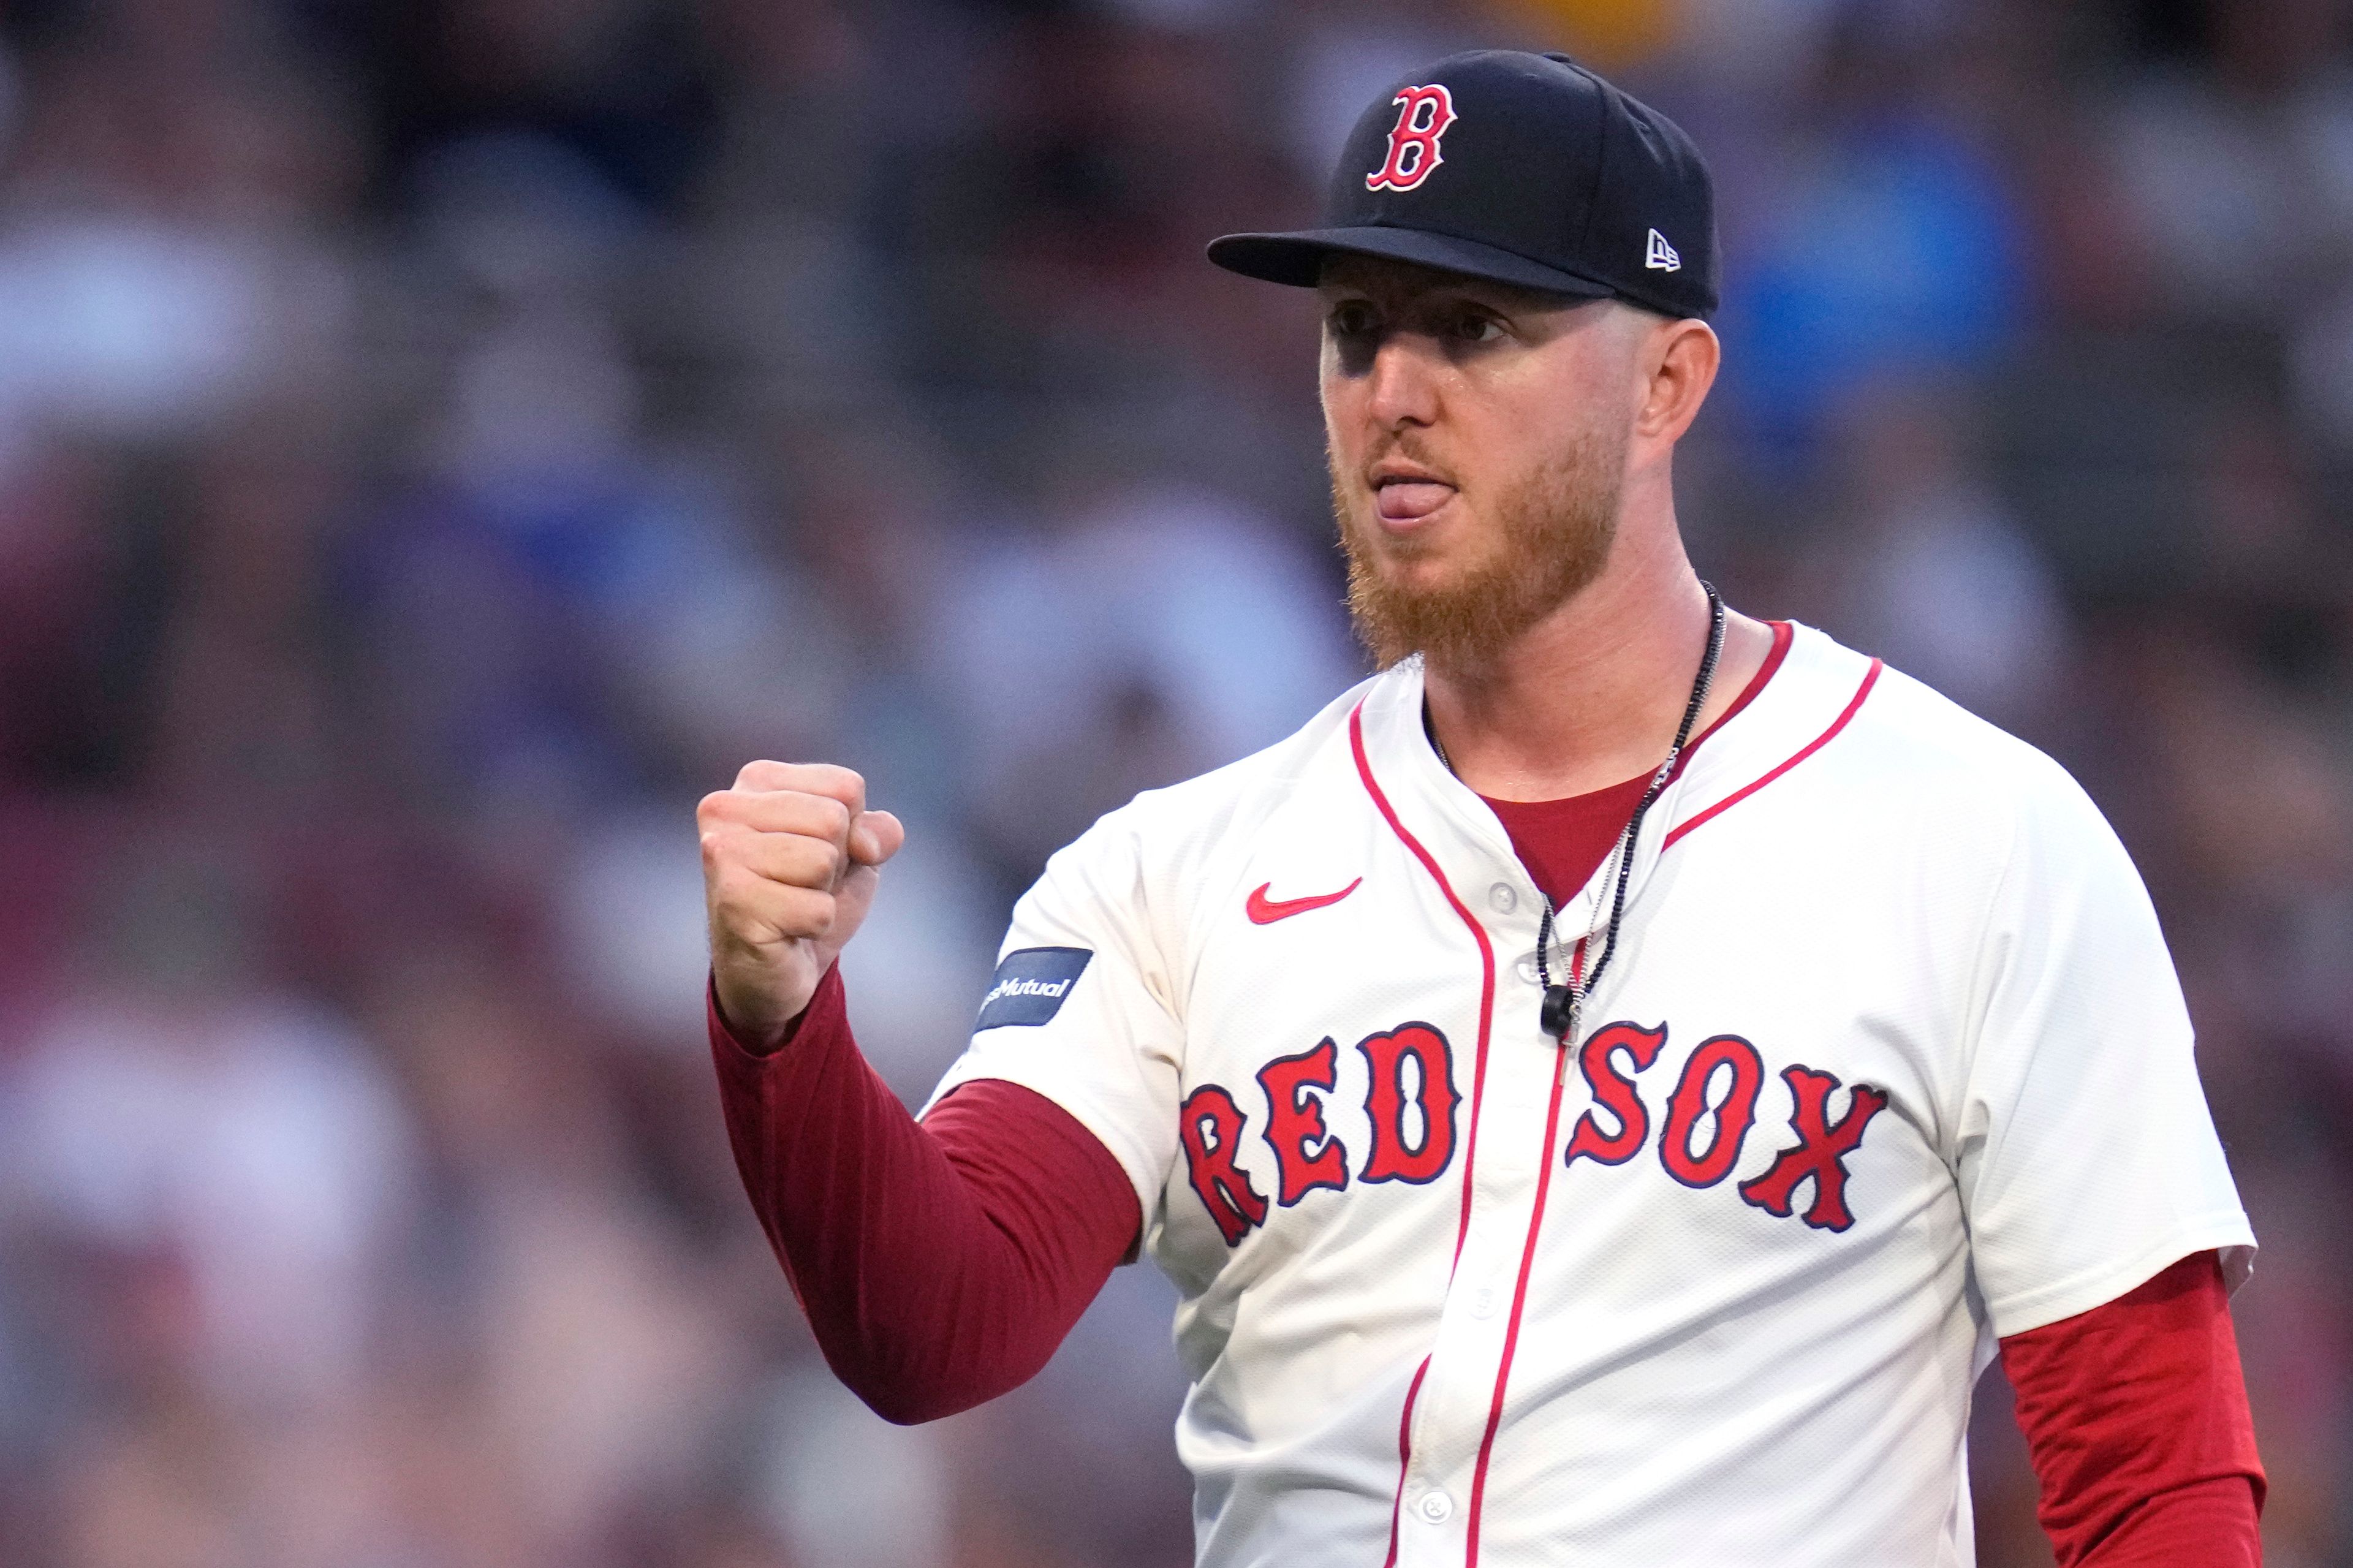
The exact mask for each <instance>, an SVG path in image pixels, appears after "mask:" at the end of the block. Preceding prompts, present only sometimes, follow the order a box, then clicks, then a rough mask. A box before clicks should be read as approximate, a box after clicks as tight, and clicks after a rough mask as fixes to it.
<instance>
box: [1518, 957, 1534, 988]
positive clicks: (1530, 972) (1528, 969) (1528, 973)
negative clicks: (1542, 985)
mask: <svg viewBox="0 0 2353 1568" xmlns="http://www.w3.org/2000/svg"><path fill="white" fill-rule="evenodd" d="M1519 968H1520V978H1521V979H1523V980H1525V981H1526V982H1527V983H1528V984H1531V985H1534V984H1535V983H1536V955H1535V953H1533V952H1531V953H1529V954H1527V955H1526V956H1525V957H1524V958H1522V959H1521V960H1520V965H1519Z"/></svg>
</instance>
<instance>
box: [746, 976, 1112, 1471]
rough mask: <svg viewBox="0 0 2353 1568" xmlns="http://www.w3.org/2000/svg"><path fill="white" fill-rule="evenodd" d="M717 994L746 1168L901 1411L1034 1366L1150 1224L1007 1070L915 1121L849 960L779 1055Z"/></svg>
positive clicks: (841, 1328) (996, 1383)
mask: <svg viewBox="0 0 2353 1568" xmlns="http://www.w3.org/2000/svg"><path fill="white" fill-rule="evenodd" d="M708 1005H709V1011H710V1027H711V1048H712V1058H713V1060H714V1061H715V1063H716V1065H717V1067H718V1070H719V1086H720V1099H721V1102H722V1104H723V1108H724V1110H725V1112H726V1118H727V1137H728V1142H729V1143H730V1145H731V1146H732V1147H733V1151H734V1154H735V1167H736V1170H737V1172H738V1173H740V1174H741V1175H742V1176H743V1179H744V1190H745V1192H747V1193H748V1194H750V1196H751V1199H752V1206H753V1208H754V1211H756V1212H757V1214H758V1215H759V1217H760V1225H761V1227H762V1228H763V1229H764V1230H765V1231H766V1233H767V1236H768V1240H769V1243H770V1245H771V1246H773V1247H775V1248H776V1257H777V1258H778V1260H779V1261H781V1262H782V1263H783V1265H784V1268H785V1273H786V1278H787V1279H790V1281H791V1283H792V1287H793V1291H794V1294H795V1295H796V1296H797V1298H798V1299H799V1300H800V1303H801V1308H802V1310H803V1311H805V1312H806V1313H807V1316H808V1321H809V1327H810V1329H811V1330H812V1331H814V1332H815V1334H816V1336H817V1342H818V1348H819V1349H820V1350H822V1351H823V1352H824V1354H825V1359H826V1362H827V1364H828V1365H829V1366H831V1367H832V1368H833V1370H834V1373H835V1374H836V1375H837V1376H839V1378H840V1379H841V1381H842V1382H843V1383H844V1384H847V1385H848V1386H849V1388H850V1390H851V1391H852V1392H854V1393H855V1394H858V1396H859V1397H860V1398H861V1399H863V1400H864V1401H865V1402H866V1403H867V1404H868V1405H870V1406H871V1407H872V1408H873V1410H874V1411H875V1412H876V1414H878V1415H881V1416H882V1417H884V1418H885V1419H886V1420H891V1421H895V1422H900V1423H902V1424H906V1423H912V1422H917V1421H930V1420H934V1419H937V1418H938V1417H940V1416H943V1415H955V1413H956V1412H958V1411H960V1410H966V1409H969V1408H971V1407H972V1406H973V1405H978V1404H981V1403H983V1402H984V1401H987V1400H989V1399H994V1398H996V1397H997V1395H998V1394H1004V1393H1007V1392H1008V1391H1009V1390H1011V1389H1013V1388H1015V1387H1017V1386H1018V1385H1019V1384H1022V1383H1024V1382H1026V1381H1028V1380H1029V1378H1030V1377H1031V1376H1033V1375H1034V1374H1035V1373H1037V1372H1038V1370H1039V1368H1040V1367H1042V1366H1044V1365H1045V1364H1046V1361H1047V1359H1048V1358H1049V1357H1050V1356H1051V1355H1052V1354H1053V1353H1054V1350H1055V1347H1056V1346H1058V1345H1059V1344H1060V1343H1061V1342H1062V1338H1063V1336H1064V1335H1066V1334H1067V1333H1069V1332H1070V1330H1071V1324H1073V1323H1075V1322H1076V1321H1078V1319H1079V1314H1080V1313H1082V1312H1083V1311H1085V1310H1086V1308H1087V1304H1088V1303H1089V1302H1090V1301H1092V1300H1094V1297H1095V1294H1096V1292H1098V1291H1099V1290H1101V1289H1103V1281H1104V1280H1105V1279H1109V1278H1110V1276H1111V1271H1112V1269H1113V1268H1114V1267H1115V1266H1116V1265H1117V1264H1118V1263H1119V1262H1120V1260H1121V1259H1122V1258H1124V1256H1126V1254H1127V1252H1128V1250H1129V1248H1130V1247H1131V1245H1132V1244H1133V1243H1134V1239H1135V1237H1136V1235H1137V1230H1138V1226H1139V1222H1140V1217H1141V1216H1140V1215H1139V1212H1138V1209H1137V1205H1136V1197H1135V1189H1134V1186H1133V1185H1132V1184H1130V1183H1129V1181H1128V1179H1127V1176H1126V1173H1124V1171H1123V1170H1122V1168H1121V1166H1120V1163H1119V1162H1118V1160H1117V1159H1116V1158H1114V1157H1113V1154H1112V1153H1111V1152H1110V1151H1109V1150H1107V1149H1105V1148H1104V1147H1103V1144H1102V1143H1101V1142H1099V1141H1098V1140H1097V1139H1096V1138H1095V1136H1094V1135H1093V1134H1092V1133H1091V1132H1089V1131H1087V1130H1086V1129H1085V1127H1083V1126H1082V1125H1081V1124H1080V1122H1079V1121H1077V1119H1076V1118H1074V1117H1072V1116H1071V1114H1070V1113H1069V1112H1068V1111H1066V1110H1062V1109H1061V1108H1060V1106H1058V1105H1056V1104H1055V1103H1054V1102H1053V1101H1051V1100H1048V1099H1046V1098H1045V1097H1044V1096H1042V1095H1039V1094H1038V1093H1036V1092H1034V1091H1032V1090H1030V1089H1024V1088H1021V1087H1020V1086H1018V1085H1016V1084H1011V1083H1006V1082H1003V1081H1001V1080H997V1079H977V1080H975V1081H973V1082H971V1083H967V1084H965V1085H964V1086H963V1087H961V1088H960V1089H957V1090H955V1093H953V1094H951V1095H950V1096H949V1097H948V1098H946V1099H945V1100H942V1101H941V1102H940V1103H939V1104H938V1105H936V1106H934V1108H933V1110H932V1112H931V1114H930V1115H929V1116H928V1117H927V1118H925V1119H924V1120H923V1121H922V1122H918V1121H915V1119H914V1118H913V1116H911V1115H910V1114H909V1113H908V1111H907V1109H906V1107H905V1106H904V1105H902V1104H901V1103H900V1100H899V1098H898V1096H896V1095H894V1094H892V1092H891V1090H890V1089H889V1088H888V1087H887V1086H886V1085H885V1084H884V1083H883V1082H882V1080H881V1079H880V1078H878V1077H877V1076H876V1075H875V1073H874V1070H873V1068H871V1067H870V1066H868V1064H867V1062H866V1059H865V1058H863V1057H862V1056H860V1054H859V1051H858V1047H857V1043H856V1041H855V1040H854V1039H853V1038H852V1037H851V1034H850V1029H849V1010H848V1005H847V1001H846V998H845V997H844V994H843V992H842V985H841V977H840V974H839V971H834V970H829V971H828V972H827V973H826V976H825V979H824V980H823V981H822V982H821V983H820V984H818V990H817V994H816V995H815V996H814V997H812V998H811V999H810V1002H809V1005H808V1007H807V1009H806V1010H805V1011H804V1012H803V1013H802V1014H801V1016H800V1017H799V1018H798V1019H797V1020H795V1022H794V1025H793V1027H792V1029H791V1031H790V1032H789V1033H788V1034H787V1035H786V1039H785V1042H784V1043H783V1044H782V1045H781V1046H779V1047H777V1048H776V1050H775V1051H773V1052H770V1053H768V1054H767V1055H765V1056H759V1055H754V1054H753V1053H752V1052H750V1051H748V1050H746V1049H745V1048H744V1046H743V1044H742V1043H741V1042H740V1041H738V1040H737V1039H736V1038H735V1037H734V1036H733V1033H732V1032H731V1031H730V1030H729V1028H728V1026H727V1021H726V1019H725V1018H724V1017H723V1016H721V1014H720V1011H719V1005H718V1002H717V1000H716V998H715V997H712V998H710V999H709V1004H708Z"/></svg>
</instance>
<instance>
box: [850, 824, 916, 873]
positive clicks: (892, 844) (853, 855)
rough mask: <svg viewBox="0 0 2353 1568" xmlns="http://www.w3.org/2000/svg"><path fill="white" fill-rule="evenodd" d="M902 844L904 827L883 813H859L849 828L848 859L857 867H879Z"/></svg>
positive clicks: (904, 839) (904, 840)
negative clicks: (857, 865) (854, 862)
mask: <svg viewBox="0 0 2353 1568" xmlns="http://www.w3.org/2000/svg"><path fill="white" fill-rule="evenodd" d="M906 842H907V830H906V828H905V827H903V826H901V825H900V822H899V819H898V818H897V817H895V816H892V815H891V814H890V813H889V812H887V811H861V812H860V813H859V814H858V820H857V821H855V822H853V823H851V824H850V825H849V858H850V859H852V860H853V861H856V862H857V863H858V864H859V865H860V866H880V865H881V864H882V862H883V861H885V860H888V859H889V858H891V857H892V856H893V855H896V854H897V853H898V852H899V847H900V846H901V845H902V844H904V843H906Z"/></svg>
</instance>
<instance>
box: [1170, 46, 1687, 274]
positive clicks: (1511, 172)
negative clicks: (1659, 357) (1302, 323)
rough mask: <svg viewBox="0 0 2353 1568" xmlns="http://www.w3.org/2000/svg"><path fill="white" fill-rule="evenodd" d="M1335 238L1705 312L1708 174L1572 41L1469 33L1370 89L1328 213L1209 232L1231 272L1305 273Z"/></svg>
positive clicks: (1332, 247)
mask: <svg viewBox="0 0 2353 1568" xmlns="http://www.w3.org/2000/svg"><path fill="white" fill-rule="evenodd" d="M1335 253H1342V254H1346V255H1352V256H1381V257H1388V258H1393V259H1395V260H1399V261H1412V262H1419V263H1420V264H1421V265H1422V266H1425V267H1434V268H1440V269H1441V270H1443V271H1448V272H1460V273H1465V274H1468V275H1469V276H1471V277H1473V278H1486V279H1493V280H1495V281H1496V282H1500V283H1513V284H1517V285H1518V286H1520V287H1521V288H1524V289H1546V290H1548V291H1550V292H1553V293H1558V294H1571V295H1581V296H1586V297H1588V298H1594V299H1601V298H1608V297H1611V296H1615V297H1617V298H1620V299H1624V300H1631V301H1633V302H1634V303H1635V304H1637V305H1641V306H1645V307H1647V308H1648V309H1651V310H1658V311H1662V312H1663V313H1665V314H1667V315H1670V316H1700V317H1705V316H1708V315H1711V314H1713V313H1714V312H1715V307H1716V271H1717V266H1718V259H1717V254H1716V240H1715V186H1714V184H1712V183H1711V182H1710V180H1709V178H1708V173H1707V164H1706V163H1705V162H1704V160H1702V158H1701V157H1700V155H1699V149H1698V148H1697V147H1695V146H1694V145H1693V144H1692V139H1691V138H1690V137H1689V136H1686V135H1684V134H1683V129H1682V127H1680V126H1678V125H1676V124H1675V122H1674V121H1672V120H1669V119H1668V118H1667V117H1666V116H1665V115H1663V114H1661V113H1660V112H1659V111H1658V110H1654V109H1652V108H1651V107H1650V106H1649V105H1647V104H1645V103H1643V102H1642V101H1641V100H1639V99H1636V98H1634V97H1632V96H1630V94H1627V93H1624V92H1621V91H1620V90H1619V89H1617V88H1615V87H1613V86H1611V85H1610V84H1609V82H1607V81H1604V80H1603V79H1601V78H1599V76H1596V75H1595V74H1594V73H1593V72H1591V71H1589V70H1588V69H1586V68H1584V67H1583V66H1580V65H1578V64H1577V62H1576V61H1574V60H1572V59H1570V58H1568V57H1567V55H1558V54H1544V55H1539V54H1529V53H1525V52H1524V51H1522V50H1518V49H1473V50H1471V51H1469V52H1468V53H1464V54H1459V55H1450V56H1448V57H1447V58H1444V59H1442V60H1440V61H1439V62H1438V63H1436V64H1435V65H1432V66H1430V67H1428V68H1425V69H1422V70H1419V71H1416V72H1415V73H1414V74H1413V75H1411V76H1409V77H1407V78H1406V79H1404V80H1402V81H1399V82H1398V83H1397V84H1396V85H1395V86H1393V87H1391V88H1389V89H1387V90H1385V91H1384V92H1382V94H1381V95H1380V96H1379V97H1378V98H1377V99H1376V100H1374V101H1373V104H1372V106H1371V107H1370V108H1368V109H1366V110H1365V113H1364V115H1363V117H1362V118H1361V119H1359V120H1358V121H1356V129H1355V130H1354V131H1352V132H1349V133H1348V143H1347V146H1346V147H1345V148H1344V149H1343V150H1342V151H1341V153H1340V163H1339V167H1338V168H1337V169H1336V170H1335V171H1334V172H1333V175H1332V190H1331V195H1330V199H1329V201H1328V202H1327V204H1326V206H1325V210H1324V226H1323V227H1321V228H1308V229H1300V230H1297V231H1294V232H1293V233H1289V234H1229V235H1227V236H1226V237H1224V238H1222V239H1219V240H1216V241H1214V242H1212V243H1211V245H1210V246H1209V259H1210V260H1212V261H1214V262H1216V263H1217V264H1218V265H1219V266H1220V267H1223V268H1226V269H1228V270H1229V271H1232V272H1239V273H1241V274H1242V275H1243V276H1244V277H1248V278H1262V279H1266V280H1267V281H1269V282H1271V283H1289V284H1293V285H1296V286H1299V287H1303V288H1312V287H1314V284H1315V281H1316V278H1317V275H1318V274H1319V273H1321V272H1322V270H1323V268H1324V258H1327V257H1329V256H1332V255H1333V254H1335Z"/></svg>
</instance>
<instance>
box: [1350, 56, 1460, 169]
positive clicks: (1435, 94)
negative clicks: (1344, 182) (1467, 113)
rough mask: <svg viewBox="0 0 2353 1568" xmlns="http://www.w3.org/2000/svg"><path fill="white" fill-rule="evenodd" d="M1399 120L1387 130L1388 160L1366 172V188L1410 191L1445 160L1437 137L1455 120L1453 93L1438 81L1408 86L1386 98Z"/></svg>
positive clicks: (1443, 133) (1444, 132)
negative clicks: (1393, 106)
mask: <svg viewBox="0 0 2353 1568" xmlns="http://www.w3.org/2000/svg"><path fill="white" fill-rule="evenodd" d="M1389 101H1390V102H1392V103H1394V104H1397V105H1398V122H1397V124H1396V125H1395V126H1393V127H1392V128H1391V129H1390V131H1389V155H1388V162H1386V163H1383V164H1382V165H1381V166H1380V167H1379V168H1377V169H1375V170H1374V171H1373V172H1372V173H1371V174H1366V176H1365V189H1366V190H1368V191H1409V190H1411V189H1413V188H1414V186H1416V185H1418V184H1421V183H1422V181H1424V180H1426V179H1428V178H1430V171H1431V170H1432V169H1435V168H1436V167H1438V165H1439V164H1440V163H1443V162H1444V161H1445V160H1444V159H1442V158H1440V156H1439V153H1438V139H1439V138H1440V137H1441V136H1443V135H1445V134H1446V128H1447V127H1448V126H1450V125H1451V124H1453V123H1454V97H1453V95H1452V94H1451V93H1449V92H1448V91H1447V90H1446V89H1445V88H1444V87H1443V86H1442V85H1440V84H1438V83H1432V84H1431V85H1430V86H1429V87H1409V88H1407V89H1405V90H1404V91H1403V92H1400V93H1398V95H1397V96H1396V97H1395V98H1393V99H1391V100H1389Z"/></svg>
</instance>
